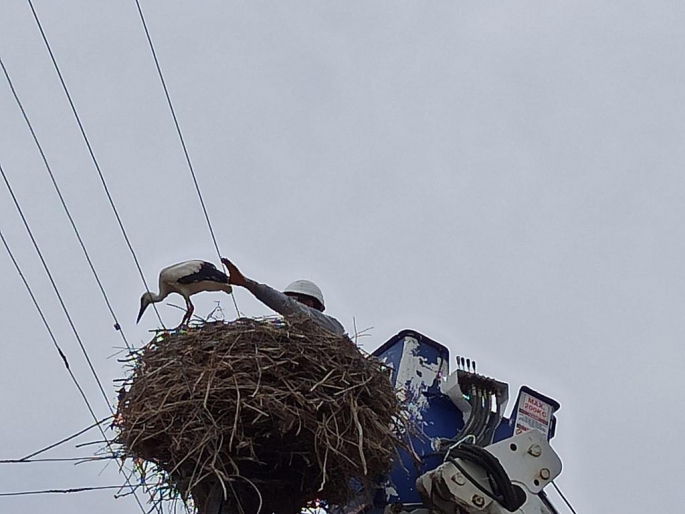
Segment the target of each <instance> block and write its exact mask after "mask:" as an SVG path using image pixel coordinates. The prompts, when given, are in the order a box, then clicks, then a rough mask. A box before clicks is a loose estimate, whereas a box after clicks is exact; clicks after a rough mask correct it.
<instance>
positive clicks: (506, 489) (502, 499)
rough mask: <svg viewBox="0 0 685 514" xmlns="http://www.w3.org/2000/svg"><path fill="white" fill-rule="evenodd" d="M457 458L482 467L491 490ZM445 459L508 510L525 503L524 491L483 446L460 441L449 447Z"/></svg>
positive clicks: (513, 509)
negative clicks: (475, 477) (512, 480)
mask: <svg viewBox="0 0 685 514" xmlns="http://www.w3.org/2000/svg"><path fill="white" fill-rule="evenodd" d="M457 459H462V460H464V461H467V462H470V463H471V464H474V465H476V466H478V467H480V468H481V469H483V471H485V473H486V476H487V477H488V482H489V483H490V487H491V488H492V491H488V490H487V489H486V488H485V487H483V486H482V485H481V484H480V483H479V482H478V481H477V480H476V479H474V478H473V477H472V476H471V475H470V474H469V473H468V472H467V471H466V470H465V469H464V467H463V466H461V464H459V462H458V461H457ZM447 460H448V461H449V462H451V463H452V464H454V465H455V466H456V467H457V468H458V469H459V471H461V472H462V473H463V474H464V476H465V477H466V478H467V479H468V480H469V481H470V482H471V483H473V485H474V486H475V487H477V488H478V489H479V490H480V491H481V492H482V493H483V494H485V495H486V496H488V497H489V498H491V499H493V500H495V501H496V502H497V503H499V504H500V505H502V507H504V508H505V509H507V510H508V511H509V512H514V511H516V510H517V509H518V508H519V507H521V505H523V504H524V503H525V501H526V495H525V492H523V490H521V488H520V487H517V486H514V484H512V482H511V480H510V479H509V476H508V475H507V473H506V471H505V470H504V468H503V467H502V464H500V462H499V460H498V459H497V457H495V456H494V455H492V454H491V453H490V452H488V451H487V450H485V449H484V448H481V447H480V446H476V445H473V444H468V443H461V444H459V445H458V446H456V447H453V448H451V449H450V452H449V454H448V457H447Z"/></svg>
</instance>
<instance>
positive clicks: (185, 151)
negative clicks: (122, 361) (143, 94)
mask: <svg viewBox="0 0 685 514" xmlns="http://www.w3.org/2000/svg"><path fill="white" fill-rule="evenodd" d="M135 1H136V7H137V8H138V14H139V15H140V21H141V23H142V24H143V29H144V30H145V36H146V37H147V42H148V45H149V46H150V51H151V52H152V58H153V60H154V61H155V67H156V68H157V74H158V75H159V80H160V81H161V83H162V88H163V89H164V96H165V97H166V101H167V104H168V105H169V110H170V111H171V117H172V118H173V120H174V126H175V127H176V133H177V134H178V138H179V140H180V141H181V146H182V147H183V155H185V158H186V162H187V163H188V169H189V170H190V175H191V176H192V178H193V184H194V185H195V191H197V196H198V198H199V199H200V205H201V206H202V212H203V213H204V215H205V220H206V221H207V226H208V227H209V233H210V235H211V236H212V242H213V243H214V248H215V249H216V254H217V256H218V257H219V262H221V257H222V255H221V250H219V243H218V242H217V240H216V236H215V235H214V228H212V222H211V221H210V219H209V213H208V212H207V206H206V205H205V201H204V198H203V197H202V191H200V184H199V183H198V181H197V176H196V175H195V169H194V168H193V163H192V162H191V160H190V154H189V153H188V147H187V146H186V142H185V139H184V138H183V133H182V132H181V126H180V124H179V122H178V117H177V116H176V110H175V109H174V104H173V103H172V102H171V95H170V94H169V89H168V88H167V85H166V80H164V74H163V73H162V67H161V65H160V64H159V59H158V58H157V52H156V51H155V45H154V44H153V43H152V37H151V36H150V31H149V29H148V27H147V22H146V21H145V16H144V15H143V9H142V7H141V6H140V2H139V0H135ZM231 298H232V299H233V305H234V306H235V310H236V312H237V314H238V316H240V310H239V309H238V303H237V301H236V299H235V295H231Z"/></svg>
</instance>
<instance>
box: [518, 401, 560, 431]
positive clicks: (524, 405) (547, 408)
mask: <svg viewBox="0 0 685 514" xmlns="http://www.w3.org/2000/svg"><path fill="white" fill-rule="evenodd" d="M552 413H553V407H552V406H551V405H550V404H548V403H546V402H544V401H542V400H540V399H539V398H536V397H535V396H532V395H530V394H528V393H524V392H522V393H521V395H520V396H519V402H518V406H517V413H516V428H515V430H514V435H518V434H521V433H523V432H527V431H528V430H530V429H532V428H535V429H537V430H539V431H540V432H542V433H543V434H545V436H549V426H550V422H551V419H552Z"/></svg>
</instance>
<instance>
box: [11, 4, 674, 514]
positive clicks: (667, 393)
mask: <svg viewBox="0 0 685 514" xmlns="http://www.w3.org/2000/svg"><path fill="white" fill-rule="evenodd" d="M141 4H142V7H143V9H144V11H145V14H146V16H147V20H148V24H149V28H150V31H151V33H152V37H153V39H154V41H155V44H156V47H157V51H158V54H159V57H160V61H161V64H162V67H163V70H164V72H165V75H166V80H167V83H168V86H169V89H170V92H171V95H172V98H173V101H174V104H175V107H176V108H177V113H178V117H179V121H180V123H181V127H182V130H183V132H184V135H185V137H186V141H187V144H188V149H189V152H190V155H191V158H192V160H193V164H194V166H195V169H196V172H197V175H198V180H199V183H200V186H201V188H202V191H203V193H204V195H205V200H206V203H207V207H208V210H209V214H210V216H211V219H212V222H213V224H214V228H215V231H216V233H217V237H218V240H219V245H220V247H221V250H222V252H223V253H224V254H225V255H226V256H228V257H230V258H231V259H232V260H234V261H235V262H236V264H237V265H238V266H239V267H241V269H242V270H243V271H244V273H245V274H246V275H248V276H250V277H252V278H255V279H257V280H260V281H264V282H267V283H269V284H271V285H273V286H274V287H279V288H280V287H284V286H285V285H286V284H287V283H288V282H289V281H291V280H293V279H296V278H307V279H311V280H314V281H316V282H317V283H318V284H319V285H320V286H321V287H322V289H323V290H324V293H325V295H326V298H327V303H328V312H329V313H330V314H331V315H333V316H335V317H337V318H338V319H340V321H341V322H342V323H343V324H344V325H345V327H346V328H347V329H348V331H353V328H354V322H355V321H356V326H357V327H358V329H360V330H361V329H365V328H368V327H374V328H373V330H371V331H370V332H369V334H370V335H369V336H367V337H365V338H364V339H362V341H363V344H364V347H365V348H366V349H368V350H373V349H374V348H376V347H377V346H379V345H380V344H381V343H383V342H384V341H385V340H387V339H388V338H389V337H391V336H392V335H393V334H395V333H397V332H398V331H400V330H401V329H404V328H413V329H416V330H419V331H420V332H422V333H424V334H425V335H427V336H429V337H431V338H433V339H435V340H437V341H440V342H442V343H443V344H446V345H447V346H448V347H449V348H450V350H451V351H452V354H453V355H456V354H459V355H466V356H469V357H471V358H473V359H475V360H477V361H478V363H479V371H480V372H481V373H484V374H486V375H489V376H492V377H495V378H497V379H499V380H503V381H506V382H508V383H509V384H510V386H511V394H512V396H515V394H516V392H517V390H518V388H519V387H520V386H521V385H522V384H526V385H528V386H530V387H532V388H534V389H537V390H539V391H541V392H543V393H544V394H547V395H549V396H552V397H553V398H555V399H557V400H558V401H559V402H560V403H561V405H562V408H561V410H560V411H559V413H558V419H559V425H558V430H557V437H556V438H555V439H554V440H553V445H554V447H555V449H556V450H557V452H558V453H559V455H560V456H561V458H562V460H563V463H564V471H563V473H562V475H561V476H560V477H559V479H558V483H559V485H560V486H561V487H562V489H563V490H564V491H565V493H566V494H567V496H568V497H569V498H570V499H571V501H572V502H573V504H574V506H575V507H576V510H577V511H578V512H579V513H586V514H587V513H592V512H621V513H624V512H648V511H651V510H653V509H654V507H653V506H654V505H659V506H660V508H661V506H663V507H665V508H666V510H669V511H673V512H676V511H678V510H679V508H680V509H682V508H685V502H684V501H683V499H682V495H681V494H680V490H681V474H682V470H683V457H684V456H685V452H683V451H682V450H681V447H682V442H681V437H682V435H680V434H681V433H682V430H681V427H682V426H683V422H684V421H685V416H683V413H682V408H681V403H682V402H681V400H680V391H682V389H683V387H684V386H685V380H684V379H683V377H682V373H681V367H682V366H681V362H682V360H683V357H684V351H683V349H682V342H683V340H684V338H685V317H684V316H683V312H684V311H685V293H684V291H685V275H684V274H683V272H682V264H681V263H682V256H683V253H684V252H685V242H684V241H685V240H684V238H683V234H682V219H683V216H684V215H685V204H684V202H683V200H684V196H685V195H684V193H685V174H683V167H684V165H685V145H683V137H684V136H685V100H684V93H683V92H684V91H685V50H684V48H685V36H684V33H683V27H684V26H685V4H683V3H682V2H675V1H662V2H647V1H630V0H622V1H620V2H618V1H614V2H610V1H597V0H595V1H592V2H591V1H576V2H565V3H562V2H549V1H544V2H543V1H516V2H514V1H503V2H487V3H483V2H462V1H449V2H448V1H439V0H434V1H430V2H428V1H422V2H418V1H402V2H397V1H366V2H360V1H346V2H330V1H313V0H312V1H283V0H280V1H259V2H247V1H241V2H234V1H230V2H219V1H204V0H202V1H196V2H180V1H176V0H174V1H171V0H166V1H161V0H154V1H152V0H142V2H141ZM34 5H35V7H36V10H37V12H38V15H39V16H40V18H41V21H42V23H43V25H44V28H45V31H46V33H47V36H48V38H49V39H50V42H51V44H52V47H53V50H54V52H55V56H56V58H57V60H58V62H59V64H60V66H61V68H62V72H63V74H64V77H65V80H66V82H67V85H68V86H69V88H70V91H71V94H72V96H73V99H74V102H75V104H76V107H77V109H79V111H80V115H81V117H82V120H83V123H84V126H85V128H86V131H87V133H88V135H89V137H90V139H91V143H92V145H93V149H94V151H95V155H96V157H97V159H98V161H99V163H100V166H101V168H102V171H103V173H104V176H105V178H106V179H107V181H108V184H109V186H110V189H111V193H112V196H113V198H114V200H115V202H116V204H117V207H118V208H119V211H120V213H121V216H122V220H123V223H124V225H125V227H126V229H127V231H128V234H129V237H130V239H131V242H132V244H133V247H134V248H135V250H136V252H137V255H138V257H139V260H140V262H141V265H142V267H143V270H144V272H145V275H146V277H147V280H148V281H149V282H150V284H155V283H156V276H157V273H158V271H159V269H161V268H162V267H163V266H165V265H168V264H171V263H174V262H178V261H180V260H184V259H191V258H203V259H207V260H213V261H215V262H217V263H218V258H217V256H216V253H215V251H214V248H213V245H212V241H211V238H210V235H209V232H208V229H207V226H206V224H205V222H204V218H203V215H202V211H201V209H200V204H199V202H198V199H197V197H196V194H195V191H194V189H193V185H192V180H191V177H190V174H189V171H188V168H187V165H186V163H185V161H184V157H183V153H182V150H181V147H180V144H179V142H178V138H177V136H176V134H175V131H174V127H173V123H172V120H171V117H170V114H169V110H168V107H167V105H166V102H165V99H164V97H163V94H162V89H161V86H160V83H159V79H158V77H157V76H156V72H155V68H154V64H153V62H152V59H151V55H150V51H149V49H148V47H147V43H146V40H145V35H144V32H143V29H142V26H141V23H140V21H139V18H138V14H137V11H136V6H135V2H134V0H130V1H126V2H124V1H119V2H88V1H85V0H68V1H63V2H54V1H48V0H34ZM0 57H1V58H2V59H3V62H4V63H5V65H6V67H7V69H8V71H9V73H10V75H11V77H12V79H13V81H14V84H15V87H16V89H17V93H18V94H19V96H20V98H21V100H22V101H23V103H24V106H25V108H26V110H27V113H28V115H29V117H30V119H31V121H32V123H33V125H34V128H35V130H36V132H37V135H38V138H39V139H40V141H41V143H42V145H43V147H44V150H45V153H46V155H47V158H48V160H49V162H50V165H51V166H52V168H53V171H54V172H55V176H56V178H57V180H58V182H59V183H60V185H61V187H62V189H63V193H64V196H65V199H66V201H67V202H68V205H69V207H70V209H71V211H72V215H73V216H74V218H75V220H76V223H77V225H78V227H79V229H80V231H81V233H82V236H83V239H84V241H85V243H86V245H87V248H88V249H89V251H90V253H91V256H92V258H93V261H94V264H95V267H96V269H97V270H98V272H99V273H100V276H101V279H102V281H103V283H104V286H105V289H106V291H107V294H108V295H109V296H110V299H111V301H112V304H113V306H114V310H115V312H116V314H117V316H118V317H119V318H120V321H121V323H122V326H123V328H124V331H125V333H126V334H127V336H128V338H129V340H130V341H131V342H132V343H134V344H142V343H143V342H146V341H147V340H148V339H149V336H150V335H149V333H148V330H149V329H151V328H153V327H154V326H155V318H154V314H153V313H152V311H150V312H147V313H146V314H145V317H144V318H143V320H142V321H141V324H140V325H139V326H136V325H135V324H134V321H135V315H136V313H137V309H138V300H139V297H140V294H141V293H142V292H143V285H142V283H141V281H140V277H139V276H138V275H137V271H136V268H135V265H134V263H133V260H132V258H131V255H130V253H129V252H128V249H127V247H126V245H125V243H124V240H123V237H122V235H121V233H120V231H119V229H118V226H117V224H116V221H115V218H114V215H113V213H112V210H111V208H110V206H109V204H108V203H107V199H106V197H105V194H104V191H103V188H102V186H101V184H100V182H99V179H98V177H97V174H96V171H95V168H94V166H93V164H92V162H91V161H90V158H89V156H88V153H87V150H86V148H85V145H84V143H83V141H82V139H81V137H80V134H79V132H78V128H77V125H76V123H75V120H74V118H73V116H72V115H71V112H70V110H69V106H68V103H67V101H66V98H65V96H64V94H63V92H62V90H61V88H60V85H59V82H58V79H57V76H56V74H55V72H54V70H53V68H52V66H51V63H50V60H49V56H48V54H47V52H46V50H45V47H44V45H43V43H42V40H41V38H40V34H39V32H38V29H37V27H36V24H35V22H34V20H33V18H32V15H31V11H30V9H29V6H28V4H27V3H26V2H24V1H20V0H9V1H5V2H3V9H2V14H1V15H0ZM0 165H2V167H3V169H4V170H5V172H6V173H7V175H8V178H9V180H10V181H11V183H12V185H13V187H14V189H15V193H16V194H17V197H18V198H19V201H20V202H21V204H22V207H23V208H24V209H25V213H26V216H27V218H28V221H29V223H30V224H31V226H32V228H33V230H34V232H35V236H36V238H37V240H38V242H39V244H40V246H41V249H42V250H43V252H44V255H45V258H46V260H47V263H48V265H49V266H50V267H51V270H52V272H53V274H54V276H55V280H56V282H57V284H58V286H59V288H60V291H61V292H62V294H63V296H64V299H65V302H66V304H67V307H68V308H69V310H70V313H71V314H72V317H73V319H74V322H75V324H76V327H77V329H78V332H79V334H80V336H81V338H82V339H83V341H84V343H85V346H86V348H87V349H88V352H89V355H90V356H91V358H92V360H93V362H94V365H95V368H96V370H97V372H98V374H99V375H100V377H101V378H102V379H103V381H104V383H105V386H106V388H107V391H108V393H110V397H111V398H113V397H114V395H115V393H114V391H115V387H114V385H113V383H112V380H113V379H115V378H121V377H122V376H123V375H124V370H123V368H122V365H121V363H119V362H117V360H116V358H115V357H110V356H111V355H112V354H113V353H115V352H116V351H117V349H119V348H120V347H121V346H122V345H123V343H122V340H121V338H120V337H119V335H118V334H117V333H116V332H115V331H114V330H113V329H112V319H111V316H110V315H109V313H108V311H107V309H106V306H105V304H104V301H103V299H102V296H101V295H100V292H99V290H98V289H97V286H96V284H95V281H94V279H93V277H92V275H91V274H90V272H89V270H88V269H87V264H86V262H85V260H84V258H83V255H82V253H81V250H80V248H79V246H78V243H77V241H76V238H75V236H74V234H73V232H72V231H71V228H70V226H69V224H68V221H67V218H66V216H65V214H64V212H63V211H62V208H61V206H60V204H59V201H58V198H57V196H56V194H55V192H54V190H53V189H52V185H51V183H50V181H49V178H48V175H47V172H46V170H45V167H44V166H43V163H42V161H41V159H40V155H39V154H38V152H37V150H36V148H35V145H34V144H33V141H32V139H31V136H30V133H29V132H28V130H27V128H26V125H25V124H24V122H23V120H22V118H21V113H20V111H19V110H18V108H17V106H16V104H15V103H14V99H13V97H12V96H11V93H10V90H9V88H8V86H7V84H6V82H5V81H4V79H3V80H0ZM0 230H2V232H3V233H4V235H5V237H6V238H7V239H8V242H9V244H10V245H11V247H12V249H13V251H14V252H15V254H16V257H17V259H18V261H19V263H20V265H21V266H22V267H23V270H24V272H25V274H26V276H27V279H28V280H29V282H30V283H31V285H32V287H33V289H34V292H35V293H36V295H37V297H38V300H39V302H40V303H41V306H42V307H43V308H44V310H45V312H46V315H47V318H48V320H49V322H50V324H51V327H52V328H53V330H54V332H55V334H56V336H57V339H58V342H59V343H60V344H61V346H62V347H63V349H64V351H65V353H66V354H67V356H68V358H69V360H70V362H71V364H72V368H73V370H74V373H75V375H76V376H77V378H79V380H80V381H81V382H82V384H83V385H84V388H85V389H86V392H87V394H88V396H89V398H90V399H91V401H92V403H93V405H95V406H96V411H97V414H98V415H101V416H105V415H106V414H107V407H106V405H105V402H104V400H103V398H102V397H101V396H99V395H98V389H97V386H96V385H95V383H94V381H93V379H92V377H91V375H90V374H89V371H88V369H87V367H86V365H85V363H84V359H83V357H82V355H81V353H80V350H79V348H78V345H77V342H76V340H75V338H74V336H73V333H72V332H71V330H70V329H69V327H68V325H67V323H66V321H65V319H64V316H63V314H62V312H61V309H60V307H59V304H58V303H57V301H56V300H55V297H54V294H53V292H52V290H51V287H50V285H49V282H48V281H47V279H46V277H45V274H44V272H43V270H42V268H41V266H40V262H39V260H38V259H37V257H36V255H35V252H34V250H33V248H32V246H31V244H30V241H29V239H28V238H27V236H26V233H25V231H24V229H23V226H22V225H21V221H20V219H19V217H18V215H17V213H16V210H15V209H14V206H13V204H12V202H11V200H10V196H9V194H8V192H7V190H6V189H5V188H4V186H3V187H0ZM0 275H1V276H2V281H1V285H2V293H3V294H2V295H1V296H0V319H1V320H2V326H3V336H2V341H3V344H2V348H3V353H2V372H1V373H0V412H2V418H1V419H2V423H0V441H2V444H1V445H0V448H1V449H2V452H0V459H5V458H18V457H21V456H23V455H25V454H28V453H30V452H31V451H33V450H35V449H38V448H40V447H42V446H45V445H47V444H49V443H52V442H54V441H56V440H57V439H60V438H61V437H64V436H67V435H69V434H71V433H73V432H75V431H77V430H79V429H81V428H83V427H85V426H87V425H88V424H90V423H91V422H92V418H91V417H90V415H89V414H88V412H87V410H86V408H85V406H84V404H83V402H82V400H81V398H80V397H79V396H78V393H77V391H76V389H75V388H74V386H73V384H72V383H71V381H70V379H69V376H68V375H67V373H66V372H65V370H64V367H63V366H62V364H61V361H60V359H59V356H58V355H57V353H56V351H55V350H54V348H53V346H52V343H51V341H50V339H49V336H48V335H47V332H46V330H45V328H44V327H43V325H42V323H41V321H40V318H39V317H38V315H37V314H36V312H35V309H34V307H33V305H32V303H31V300H30V298H29V296H28V295H27V293H26V291H25V289H24V288H23V285H22V283H21V281H20V278H19V277H18V275H17V273H16V271H15V270H14V268H13V266H12V264H11V261H10V260H9V258H8V257H7V255H6V254H5V253H4V250H3V251H2V252H0ZM236 296H237V301H238V303H239V306H240V308H241V310H242V311H243V312H244V313H246V314H248V315H261V314H266V313H267V312H268V310H267V309H265V308H263V307H262V306H260V305H259V304H258V303H257V302H255V301H254V300H253V299H251V298H250V297H249V295H248V294H247V293H245V292H244V291H238V293H237V295H236ZM217 300H221V302H222V305H223V307H224V309H225V311H226V313H227V314H228V315H229V316H234V315H235V310H234V309H233V306H232V302H231V301H230V299H229V298H228V297H227V296H222V295H221V294H219V293H213V294H206V295H203V296H201V297H197V302H196V305H197V312H198V313H201V314H203V313H208V312H209V311H210V310H211V309H212V308H213V306H214V302H215V301H217ZM176 303H179V301H178V299H177V300H176ZM160 312H161V313H162V316H163V318H164V320H165V322H166V323H167V324H169V325H173V324H174V323H177V322H178V321H179V320H180V317H181V315H182V313H181V312H180V311H177V310H175V309H172V308H170V307H168V306H165V305H162V306H161V307H160ZM353 320H354V321H353ZM95 439H97V436H96V434H95V433H92V434H89V435H88V436H85V437H84V438H81V439H80V440H79V441H80V442H87V441H92V440H95ZM94 448H95V447H92V446H91V447H85V448H82V449H76V448H74V447H73V445H71V446H67V447H64V448H61V449H59V450H55V451H54V452H53V453H51V454H50V455H48V456H75V455H87V454H89V452H91V451H92V450H93V449H94ZM102 468H103V466H102V465H100V464H90V463H89V464H81V465H79V466H72V465H71V464H64V463H62V464H25V465H1V464H0V492H5V491H21V490H31V489H45V488H58V487H78V486H88V485H110V484H118V483H121V481H122V478H121V475H119V474H118V472H117V469H116V466H115V465H113V464H112V465H110V466H109V467H107V468H106V469H105V470H104V471H103V469H102ZM557 504H559V505H560V502H557ZM561 507H563V506H561V505H560V509H561V510H562V512H565V511H564V510H563V508H561ZM45 509H49V510H50V511H51V512H54V513H55V514H57V513H86V512H100V513H102V514H108V513H112V514H114V513H117V514H120V513H122V512H131V513H135V512H140V510H139V508H138V506H137V505H136V504H135V503H134V502H133V500H132V499H131V498H130V497H129V498H123V499H114V498H112V491H104V492H90V493H82V494H78V495H60V496H37V497H20V498H0V512H2V513H5V512H7V513H10V512H12V513H14V512H17V513H19V512H22V513H24V512H39V511H41V512H42V511H44V510H45ZM662 510H663V508H662Z"/></svg>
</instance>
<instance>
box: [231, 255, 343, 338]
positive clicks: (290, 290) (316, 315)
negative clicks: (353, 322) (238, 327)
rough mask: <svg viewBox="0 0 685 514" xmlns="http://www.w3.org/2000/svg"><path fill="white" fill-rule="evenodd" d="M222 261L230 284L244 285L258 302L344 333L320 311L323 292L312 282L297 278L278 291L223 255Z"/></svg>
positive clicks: (288, 314)
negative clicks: (252, 276) (254, 277)
mask: <svg viewBox="0 0 685 514" xmlns="http://www.w3.org/2000/svg"><path fill="white" fill-rule="evenodd" d="M221 262H222V263H223V264H224V265H225V266H226V268H228V274H229V284H232V285H235V286H239V287H244V288H245V289H247V290H248V291H250V292H251V293H252V294H253V295H254V296H255V298H257V299H258V300H259V301H260V302H262V303H263V304H264V305H266V306H267V307H270V308H271V309H273V310H275V311H276V312H278V313H279V314H282V315H283V316H307V317H309V318H311V319H312V320H314V321H315V322H316V323H318V324H319V325H321V326H322V327H323V328H325V329H327V330H330V331H331V332H333V333H334V334H337V335H343V334H344V333H345V329H344V328H343V326H342V325H341V324H340V322H339V321H338V320H337V319H335V318H333V317H331V316H328V315H327V314H324V313H323V311H324V309H325V308H326V305H325V302H324V299H323V293H322V292H321V289H319V287H318V286H317V285H316V284H315V283H314V282H310V281H309V280H296V281H295V282H293V283H291V284H290V285H289V286H288V287H286V288H285V289H284V290H283V292H280V291H277V290H275V289H273V288H272V287H269V286H267V285H266V284H260V283H259V282H256V281H254V280H251V279H249V278H247V277H245V275H243V274H242V273H241V272H240V270H239V269H238V268H237V267H236V265H235V264H233V263H232V262H231V261H229V260H228V259H226V258H225V257H223V258H222V259H221Z"/></svg>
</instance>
